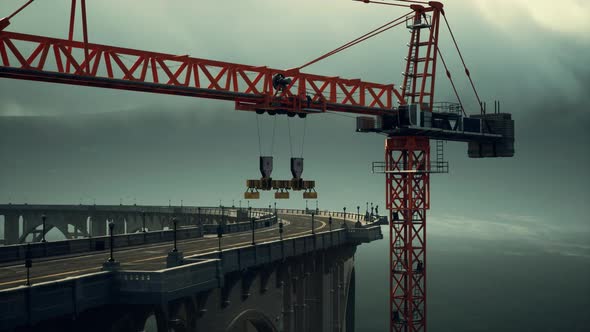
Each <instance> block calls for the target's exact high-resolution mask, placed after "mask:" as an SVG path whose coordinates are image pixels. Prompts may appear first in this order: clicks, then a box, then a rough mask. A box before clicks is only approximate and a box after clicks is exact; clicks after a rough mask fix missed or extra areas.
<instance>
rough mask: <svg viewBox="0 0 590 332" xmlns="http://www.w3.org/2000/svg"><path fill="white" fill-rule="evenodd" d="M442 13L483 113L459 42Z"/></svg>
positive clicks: (482, 110) (482, 111)
mask: <svg viewBox="0 0 590 332" xmlns="http://www.w3.org/2000/svg"><path fill="white" fill-rule="evenodd" d="M442 14H443V18H444V19H445V23H446V25H447V29H449V33H450V34H451V38H452V39H453V43H454V44H455V48H456V49H457V52H458V53H459V58H460V59H461V62H462V63H463V68H465V74H466V75H467V78H469V82H470V83H471V88H472V89H473V92H474V93H475V97H476V98H477V101H478V103H479V105H480V108H481V114H482V115H483V113H484V109H483V104H482V102H481V99H480V98H479V94H478V93H477V89H476V88H475V84H473V79H472V78H471V73H470V72H469V69H467V64H465V59H464V58H463V54H462V53H461V50H460V49H459V44H457V40H456V39H455V35H454V34H453V30H451V26H450V25H449V21H448V20H447V16H446V15H445V13H444V11H443V12H442Z"/></svg>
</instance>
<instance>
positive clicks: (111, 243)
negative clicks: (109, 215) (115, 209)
mask: <svg viewBox="0 0 590 332" xmlns="http://www.w3.org/2000/svg"><path fill="white" fill-rule="evenodd" d="M114 229H115V221H114V220H113V219H111V220H110V221H109V236H110V246H109V249H110V257H109V260H108V262H109V263H113V262H114V261H115V257H114V255H113V250H114V245H115V241H114V240H115V239H114V233H113V230H114Z"/></svg>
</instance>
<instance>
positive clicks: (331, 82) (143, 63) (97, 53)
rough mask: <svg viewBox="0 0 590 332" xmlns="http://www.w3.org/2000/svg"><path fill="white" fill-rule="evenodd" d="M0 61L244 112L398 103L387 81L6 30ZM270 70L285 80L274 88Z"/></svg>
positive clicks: (55, 76)
mask: <svg viewBox="0 0 590 332" xmlns="http://www.w3.org/2000/svg"><path fill="white" fill-rule="evenodd" d="M30 50H32V51H30ZM0 59H1V63H0V77H7V78H15V79H24V80H34V81H45V82H54V83H65V84H73V85H83V86H94V87H103V88H113V89H123V90H133V91H145V92H152V93H163V94H176V95H185V96H193V97H201V98H212V99H222V100H230V101H235V102H236V108H238V109H243V110H256V109H261V108H262V109H283V110H287V111H290V112H299V113H311V112H314V111H315V112H325V111H336V112H349V113H359V114H373V115H380V114H384V113H387V112H390V111H391V109H392V108H393V106H394V102H401V103H403V99H402V96H401V94H400V93H399V92H398V91H397V90H396V89H395V88H394V86H393V84H378V83H371V82H364V81H361V80H358V79H343V78H339V77H327V76H321V75H313V74H306V73H301V72H299V71H298V70H280V69H272V68H268V67H256V66H248V65H242V64H236V63H229V62H223V61H215V60H207V59H200V58H193V57H189V56H188V55H172V54H165V53H158V52H150V51H140V50H134V49H129V48H123V47H115V46H107V45H100V44H93V43H84V42H78V41H73V40H66V39H58V38H49V37H42V36H34V35H27V34H21V33H15V32H9V31H0ZM277 74H282V75H284V76H285V77H286V78H290V79H291V83H290V84H288V85H287V86H286V87H284V88H276V87H274V86H273V77H274V76H275V75H277Z"/></svg>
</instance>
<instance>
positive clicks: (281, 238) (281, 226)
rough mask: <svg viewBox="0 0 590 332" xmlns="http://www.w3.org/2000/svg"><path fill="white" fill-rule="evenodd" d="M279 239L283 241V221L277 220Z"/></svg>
mask: <svg viewBox="0 0 590 332" xmlns="http://www.w3.org/2000/svg"><path fill="white" fill-rule="evenodd" d="M279 239H280V240H281V241H283V221H282V220H281V221H280V222H279Z"/></svg>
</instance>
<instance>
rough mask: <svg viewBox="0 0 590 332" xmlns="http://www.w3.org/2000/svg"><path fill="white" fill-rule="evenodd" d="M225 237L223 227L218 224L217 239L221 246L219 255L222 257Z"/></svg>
mask: <svg viewBox="0 0 590 332" xmlns="http://www.w3.org/2000/svg"><path fill="white" fill-rule="evenodd" d="M222 237H223V228H222V227H221V225H217V241H218V246H219V257H221V238H222Z"/></svg>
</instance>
